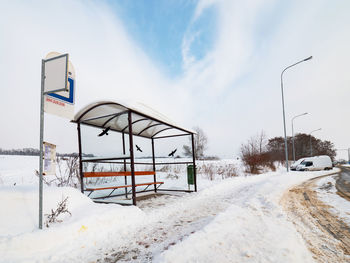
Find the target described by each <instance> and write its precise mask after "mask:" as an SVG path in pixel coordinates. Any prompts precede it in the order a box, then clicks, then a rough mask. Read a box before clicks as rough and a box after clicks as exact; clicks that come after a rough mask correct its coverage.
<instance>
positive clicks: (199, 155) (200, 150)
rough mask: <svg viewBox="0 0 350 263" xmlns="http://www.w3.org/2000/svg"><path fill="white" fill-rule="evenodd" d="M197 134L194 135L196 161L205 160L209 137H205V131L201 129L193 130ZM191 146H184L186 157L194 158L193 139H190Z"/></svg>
mask: <svg viewBox="0 0 350 263" xmlns="http://www.w3.org/2000/svg"><path fill="white" fill-rule="evenodd" d="M193 129H194V130H195V132H196V133H197V134H195V135H194V152H195V158H196V159H203V158H204V157H205V155H204V153H205V151H206V149H207V144H208V137H207V136H206V135H205V133H204V131H203V130H202V129H201V128H199V127H195V128H193ZM189 144H190V146H188V145H184V146H183V150H184V155H185V156H188V157H191V156H192V139H191V138H189Z"/></svg>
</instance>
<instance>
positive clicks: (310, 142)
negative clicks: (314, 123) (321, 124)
mask: <svg viewBox="0 0 350 263" xmlns="http://www.w3.org/2000/svg"><path fill="white" fill-rule="evenodd" d="M320 130H322V128H319V129H317V130H313V131H312V132H310V157H312V143H311V133H313V132H316V131H320Z"/></svg>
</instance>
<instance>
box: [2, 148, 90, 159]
mask: <svg viewBox="0 0 350 263" xmlns="http://www.w3.org/2000/svg"><path fill="white" fill-rule="evenodd" d="M0 155H28V156H39V155H40V151H39V150H38V149H34V148H22V149H10V150H5V149H2V148H0ZM82 155H83V157H94V155H93V154H86V153H83V154H82ZM57 156H60V157H74V156H78V153H57Z"/></svg>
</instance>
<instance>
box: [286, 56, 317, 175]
mask: <svg viewBox="0 0 350 263" xmlns="http://www.w3.org/2000/svg"><path fill="white" fill-rule="evenodd" d="M310 59H312V56H310V57H308V58H305V59H303V60H300V61H299V62H297V63H294V64H292V65H290V66H288V67H286V68H285V69H284V70H283V71H282V73H281V92H282V109H283V127H284V151H285V155H286V168H287V172H288V171H289V167H288V146H287V132H286V117H285V111H284V95H283V73H284V72H285V71H286V70H287V69H289V68H291V67H294V66H296V65H298V64H299V63H302V62H304V61H308V60H310Z"/></svg>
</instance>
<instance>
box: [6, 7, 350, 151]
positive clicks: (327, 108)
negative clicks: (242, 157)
mask: <svg viewBox="0 0 350 263" xmlns="http://www.w3.org/2000/svg"><path fill="white" fill-rule="evenodd" d="M2 6H5V8H2V9H1V10H0V12H1V13H0V31H1V34H0V37H1V39H0V56H1V60H2V63H1V64H0V72H1V73H0V74H1V79H2V86H1V91H2V103H1V104H0V111H1V122H2V123H6V126H5V127H4V128H2V129H0V138H1V142H0V147H4V148H12V147H23V146H33V147H36V146H37V144H38V141H39V139H38V138H39V137H38V130H39V88H40V87H39V85H40V60H41V58H43V57H44V56H45V54H46V53H48V52H49V51H52V50H55V51H59V52H62V53H63V52H68V53H69V54H70V57H71V60H72V62H73V64H74V65H75V67H76V71H77V92H78V96H77V104H76V107H77V109H80V108H81V107H82V106H84V105H85V104H87V103H89V102H91V101H92V100H97V99H106V98H107V99H113V98H123V99H130V98H132V99H134V100H138V101H141V102H144V103H146V104H148V105H151V106H152V107H154V108H156V109H158V110H159V111H160V112H162V113H164V114H165V115H168V116H169V117H171V118H173V119H175V120H178V121H180V122H182V123H185V124H186V125H187V126H189V127H191V126H200V127H202V128H203V129H204V130H205V131H207V133H208V135H209V142H210V152H211V153H212V154H217V155H221V156H232V155H233V154H234V153H235V152H237V149H238V147H239V145H240V143H241V142H243V141H244V140H245V139H247V138H249V137H250V136H251V135H254V134H256V133H257V132H258V131H260V130H261V129H264V130H265V131H266V132H267V134H268V135H269V136H277V135H282V132H283V126H282V113H281V94H280V79H279V77H280V73H281V71H282V69H283V68H284V67H286V66H288V65H290V64H292V63H294V62H296V61H298V60H299V59H302V58H304V57H308V56H309V55H313V56H314V59H313V60H312V61H309V62H307V63H303V64H301V65H298V67H295V68H293V69H290V70H289V71H288V72H286V74H285V93H286V113H287V115H286V116H287V121H288V122H287V127H288V134H290V120H291V118H292V117H293V116H294V115H297V114H299V113H300V112H305V111H307V112H309V113H310V114H309V115H307V116H305V117H303V118H300V119H298V120H297V122H296V123H295V128H296V132H308V131H310V130H313V129H316V128H319V127H322V132H320V133H319V134H317V135H318V136H319V137H320V138H322V139H329V140H331V141H334V142H335V143H336V147H337V148H346V147H349V143H348V142H349V140H348V134H349V132H350V130H349V129H350V128H349V124H348V123H347V122H346V121H344V118H347V117H348V116H349V115H350V109H349V107H348V98H349V97H350V96H349V95H350V94H349V90H350V89H349V83H350V79H349V74H348V73H347V69H348V61H350V50H349V48H348V47H349V45H350V36H349V25H350V21H349V19H350V18H349V16H348V12H347V10H349V4H348V2H347V1H336V2H332V3H330V2H329V1H316V0H313V1H307V2H305V1H295V2H291V3H288V7H287V8H286V7H285V6H283V4H281V2H279V1H274V0H268V1H263V0H256V1H221V0H217V1H213V0H202V1H199V2H198V5H197V8H196V10H195V12H194V14H193V18H192V23H191V24H190V25H189V28H188V31H187V33H186V34H185V36H184V39H183V43H182V51H183V53H182V55H183V59H184V61H185V67H184V68H185V71H184V74H183V75H182V76H179V77H178V78H177V79H175V80H170V79H168V78H166V77H164V76H163V75H162V74H161V73H160V72H161V71H160V70H158V68H157V67H156V66H155V64H154V63H153V62H152V60H151V59H150V58H149V57H148V56H147V54H145V53H144V52H143V51H142V49H140V47H139V46H138V45H137V44H136V43H134V42H133V41H132V39H131V38H130V37H129V35H128V32H126V31H125V27H124V25H123V23H122V21H120V20H119V19H118V17H116V15H115V14H114V13H113V12H112V11H111V10H110V7H109V6H108V5H107V4H101V3H100V2H96V1H68V0H66V1H30V2H24V1H22V2H21V1H11V2H8V3H6V4H4V3H3V4H2ZM283 7H284V8H283ZM207 8H215V9H216V10H217V13H218V14H217V16H218V21H217V28H218V32H216V38H215V41H214V46H213V49H212V50H210V51H209V52H208V53H207V54H206V55H205V56H204V57H203V58H202V59H195V56H194V55H193V54H192V53H191V44H192V42H193V41H194V39H195V38H196V37H197V35H196V34H200V32H196V31H195V30H193V28H192V26H193V24H194V23H195V21H196V20H197V19H200V17H201V15H203V13H204V11H205V10H206V9H207ZM279 8H281V10H279ZM62 14H63V15H62ZM267 18H268V19H267ZM266 19H267V20H268V21H269V22H266ZM262 26H263V29H265V31H263V32H262V33H261V32H260V34H258V33H257V31H258V30H257V29H258V28H260V27H262ZM4 73H5V74H4ZM47 124H48V125H47V131H46V134H47V136H48V137H49V140H51V141H60V143H61V144H62V147H63V148H64V149H67V151H72V150H74V151H76V145H73V144H72V141H75V140H76V134H75V133H76V131H75V127H74V125H72V124H68V123H67V122H66V121H65V120H61V119H59V118H55V117H51V116H48V118H47ZM62 134H65V136H66V137H65V138H67V139H65V140H62V139H61V137H62ZM315 135H316V134H315ZM68 138H69V139H68Z"/></svg>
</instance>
